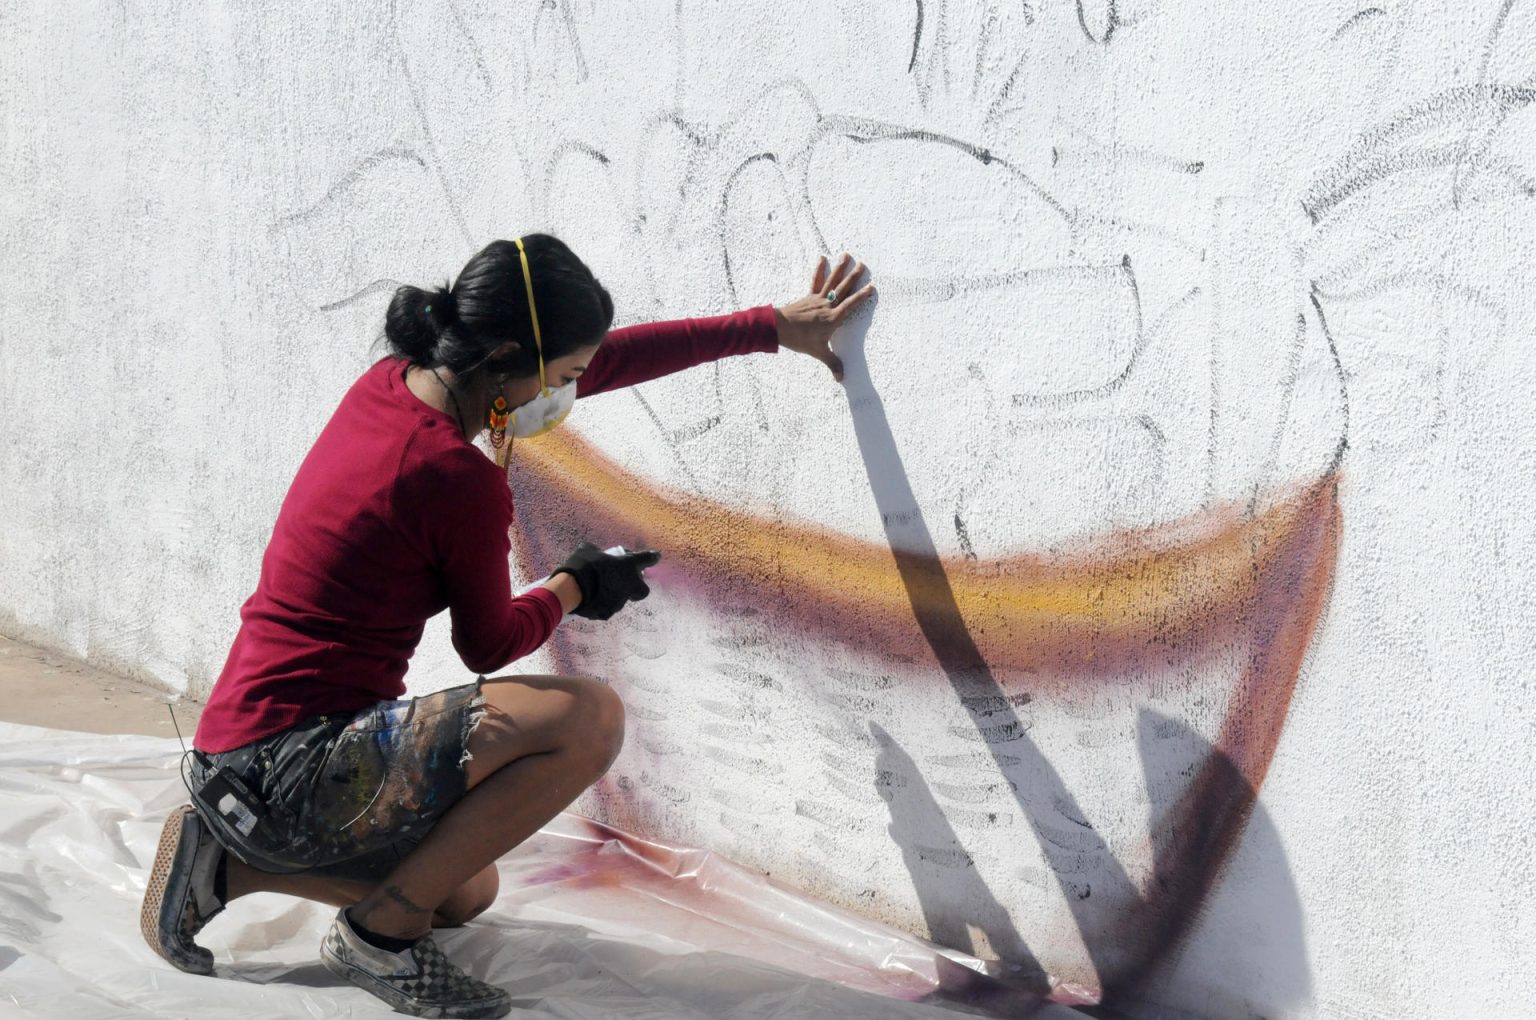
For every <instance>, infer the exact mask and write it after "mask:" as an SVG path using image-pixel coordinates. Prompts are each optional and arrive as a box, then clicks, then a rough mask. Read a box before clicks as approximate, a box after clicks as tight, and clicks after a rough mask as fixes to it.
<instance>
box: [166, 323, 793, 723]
mask: <svg viewBox="0 0 1536 1020" xmlns="http://www.w3.org/2000/svg"><path fill="white" fill-rule="evenodd" d="M777 349H778V334H777V328H776V324H775V318H774V313H773V308H772V306H769V305H764V306H762V307H759V308H753V309H749V310H747V311H744V312H737V313H735V314H734V315H722V316H718V317H715V318H707V319H682V320H678V321H675V322H659V323H649V324H646V325H641V326H631V327H628V328H625V329H618V330H614V331H613V332H611V333H610V334H609V335H608V337H607V338H606V339H605V340H604V341H603V343H602V346H600V347H599V348H598V350H597V353H596V354H595V355H593V357H592V361H591V363H590V364H589V365H588V367H587V370H586V372H585V373H583V374H582V376H581V377H580V382H579V383H578V384H577V388H576V395H577V397H578V398H580V397H590V396H593V395H595V394H598V393H603V392H606V391H608V390H614V389H619V388H620V387H624V386H633V385H634V384H636V383H641V382H645V381H647V380H649V379H655V378H658V377H660V376H663V375H667V374H669V373H672V372H677V371H680V370H682V369H685V368H689V367H692V366H694V365H699V364H703V363H705V362H708V361H714V360H716V359H719V358H723V357H726V356H728V355H732V354H749V353H752V352H758V351H760V352H772V351H776V350H777ZM405 370H406V363H405V362H404V361H401V360H398V359H395V358H384V359H382V360H380V361H379V362H378V363H376V364H375V365H374V366H373V367H372V368H370V369H368V371H367V372H365V373H364V374H363V376H362V377H361V378H360V379H358V380H357V382H356V383H354V384H353V385H352V388H351V389H350V390H348V391H347V394H346V396H345V397H343V398H342V401H341V404H340V406H339V407H337V408H336V413H335V414H334V415H332V416H331V420H330V422H329V423H328V424H327V425H326V426H325V429H324V430H323V431H322V432H321V433H320V437H319V438H318V439H316V440H315V445H314V447H313V448H312V449H311V450H310V451H309V455H308V456H307V457H305V458H304V463H303V464H302V465H301V466H300V467H299V472H298V475H297V476H295V478H294V480H293V485H292V487H290V488H289V490H288V495H287V497H286V498H285V499H284V500H283V506H282V510H281V511H280V512H279V513H278V516H277V523H276V525H275V526H274V527H273V529H272V538H271V540H270V541H269V542H268V543H267V551H266V555H265V556H264V557H263V558H262V563H261V579H260V581H259V582H258V583H257V585H256V592H255V594H253V595H252V596H251V597H250V598H249V599H248V600H247V601H246V603H245V605H244V606H243V607H242V608H241V610H240V621H241V622H240V631H239V633H238V634H237V635H236V636H235V643H234V646H233V647H232V648H231V649H230V652H229V659H228V660H227V661H226V663H225V665H224V671H223V673H221V674H220V675H219V679H218V682H217V683H216V684H214V687H213V693H212V695H211V696H210V697H209V699H208V704H207V707H206V708H204V710H203V716H202V721H201V722H200V723H199V724H198V727H197V736H196V737H195V738H194V743H195V744H196V745H197V747H198V748H199V749H200V750H202V751H205V752H208V753H216V752H219V751H227V750H231V749H233V748H236V747H240V746H242V745H244V744H247V743H249V742H251V741H253V740H257V739H259V738H261V737H264V736H267V735H269V734H272V733H276V732H278V731H280V730H284V729H287V728H288V727H290V726H292V725H294V724H295V723H297V722H299V721H300V720H302V719H305V718H308V717H309V716H312V715H320V714H332V713H341V712H349V713H350V712H356V711H360V710H362V709H363V708H366V707H368V706H369V705H372V704H373V703H374V702H376V701H380V700H386V699H391V698H398V697H400V696H401V695H403V694H404V693H405V683H404V676H405V670H406V663H407V662H408V661H409V660H410V657H411V655H412V654H413V653H414V652H415V650H416V645H417V643H418V642H419V641H420V640H421V634H422V630H423V628H424V627H425V625H426V622H427V619H428V618H429V617H432V616H435V615H437V614H438V613H440V612H442V611H443V610H444V609H447V610H448V611H449V613H450V614H451V619H452V623H453V644H454V648H455V649H457V650H458V653H459V655H460V657H461V658H462V659H463V660H464V665H465V666H467V667H468V668H469V669H470V670H472V671H473V672H476V673H490V672H492V671H494V670H498V669H500V668H502V667H503V666H505V665H506V664H507V663H509V662H511V661H513V660H514V659H517V658H520V657H522V656H524V655H527V654H528V653H529V652H532V651H533V650H534V649H536V648H538V647H539V646H540V645H542V644H543V643H544V641H545V640H546V639H547V638H548V637H549V635H550V632H551V631H552V630H554V628H555V625H556V624H558V623H559V622H560V616H561V608H560V600H559V598H558V597H556V595H555V594H554V593H553V592H551V591H549V590H548V589H545V588H535V589H533V590H532V591H530V592H528V593H527V594H525V595H519V596H514V595H513V594H512V583H511V573H510V570H509V567H508V557H509V555H510V553H511V541H510V538H509V536H508V529H509V528H510V527H511V525H512V494H511V492H510V491H509V489H508V487H507V482H506V478H505V477H503V475H502V472H501V470H500V469H499V468H497V467H496V465H495V464H494V463H493V462H491V461H490V460H489V459H488V458H487V457H486V456H485V455H484V454H483V453H481V452H480V451H479V450H477V449H476V448H475V447H474V446H472V445H471V444H470V443H468V442H467V441H465V439H464V438H463V436H462V435H460V434H459V432H458V430H457V428H455V425H454V420H453V418H452V417H450V416H449V415H447V414H444V413H442V412H441V411H436V410H434V409H432V408H430V407H428V406H427V405H426V404H424V403H422V402H421V400H420V399H419V398H417V397H416V396H415V395H414V394H413V393H411V391H410V390H408V389H407V388H406V386H405ZM514 456H515V451H514Z"/></svg>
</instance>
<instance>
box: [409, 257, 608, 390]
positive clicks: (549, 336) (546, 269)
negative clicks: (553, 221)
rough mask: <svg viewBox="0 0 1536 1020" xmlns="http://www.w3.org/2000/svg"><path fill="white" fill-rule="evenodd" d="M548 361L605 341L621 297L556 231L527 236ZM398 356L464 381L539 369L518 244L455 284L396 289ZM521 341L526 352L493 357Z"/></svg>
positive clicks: (474, 261) (467, 268)
mask: <svg viewBox="0 0 1536 1020" xmlns="http://www.w3.org/2000/svg"><path fill="white" fill-rule="evenodd" d="M522 240H523V247H524V248H525V249H526V250H527V252H528V270H529V273H530V274H531V275H532V277H533V297H534V303H535V304H536V305H537V307H538V312H539V334H540V336H541V338H542V340H543V344H544V360H545V362H550V361H554V360H555V359H556V358H559V357H563V356H564V355H567V354H570V353H571V352H572V351H574V350H576V349H577V348H580V347H592V346H596V345H597V344H598V343H601V342H602V339H603V337H604V336H605V335H607V333H608V329H609V327H610V326H612V325H613V298H612V297H610V296H609V294H608V291H607V290H606V289H604V287H603V285H602V284H600V283H598V282H597V278H596V277H595V276H593V275H592V270H590V269H588V268H587V266H586V264H585V263H584V262H582V261H581V259H579V258H577V257H576V254H575V252H573V251H571V249H570V248H569V247H568V246H567V245H566V243H565V242H564V241H562V240H560V239H559V238H557V237H551V236H550V235H548V234H528V235H525V236H524V237H523V239H522ZM384 337H385V340H386V341H387V343H388V347H389V351H390V353H391V354H393V355H395V356H396V357H398V358H405V359H406V360H408V361H410V362H411V363H412V364H415V365H420V366H422V367H423V368H437V367H439V366H444V367H446V368H448V369H449V370H450V371H452V372H453V374H454V375H455V376H457V377H458V378H460V379H463V378H466V377H468V376H472V375H475V374H478V373H487V374H490V375H496V376H508V377H511V378H526V377H528V376H536V375H538V374H539V354H538V347H537V346H535V344H534V340H533V320H532V318H531V317H530V316H529V314H528V289H527V285H526V284H525V283H524V281H523V267H522V262H521V260H520V259H519V258H518V251H517V245H516V244H514V243H513V242H511V241H492V242H491V243H490V244H488V245H486V246H485V247H484V248H482V249H480V251H479V252H477V253H476V254H475V256H474V257H473V258H471V259H470V260H469V261H468V262H467V263H465V264H464V268H463V270H462V271H460V273H459V278H458V279H457V280H456V281H455V282H454V283H453V284H452V285H451V286H448V285H444V286H443V287H440V288H438V289H436V290H423V289H422V288H420V287H411V286H404V287H400V288H398V289H396V291H395V296H394V297H393V298H392V299H391V300H390V302H389V311H388V312H386V313H385V315H384ZM509 340H510V341H515V342H516V343H517V345H518V348H519V349H518V350H516V351H514V352H512V353H511V354H509V355H504V356H503V357H500V358H495V359H492V358H491V354H492V353H493V352H494V351H495V350H496V348H498V347H500V346H502V345H503V344H505V343H507V342H508V341H509Z"/></svg>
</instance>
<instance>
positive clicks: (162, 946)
mask: <svg viewBox="0 0 1536 1020" xmlns="http://www.w3.org/2000/svg"><path fill="white" fill-rule="evenodd" d="M223 858H224V848H223V847H221V846H219V844H218V843H217V842H215V841H214V838H213V836H212V835H211V834H210V833H209V832H208V827H207V826H206V825H204V824H203V820H202V819H201V818H199V817H197V812H196V811H193V810H192V805H190V804H187V805H184V806H182V807H179V808H177V809H176V810H175V811H172V812H171V816H170V817H169V818H167V819H166V820H165V827H164V828H163V829H161V830H160V848H159V849H158V850H156V851H155V863H154V865H153V867H151V869H150V872H149V885H148V886H147V887H146V888H145V890H144V906H143V908H142V909H141V910H140V911H139V928H140V929H141V930H142V931H143V932H144V941H145V942H148V943H149V948H151V949H153V950H154V951H155V952H157V953H159V954H160V955H161V956H162V957H164V958H165V960H166V962H167V963H169V964H170V965H171V966H173V967H176V968H179V969H180V970H184V971H186V972H187V973H189V974H212V973H213V954H212V953H210V952H209V951H208V950H206V949H204V948H203V947H202V946H200V945H198V944H197V943H196V942H195V941H193V939H194V937H195V936H196V935H197V933H198V932H200V931H202V930H203V925H205V924H207V923H208V921H209V919H210V918H212V917H213V916H214V915H215V914H217V913H218V912H219V911H221V910H223V909H224V904H223V903H222V902H220V901H219V898H218V897H217V896H215V895H214V894H213V881H214V876H216V875H217V874H218V872H219V862H220V861H221V860H223Z"/></svg>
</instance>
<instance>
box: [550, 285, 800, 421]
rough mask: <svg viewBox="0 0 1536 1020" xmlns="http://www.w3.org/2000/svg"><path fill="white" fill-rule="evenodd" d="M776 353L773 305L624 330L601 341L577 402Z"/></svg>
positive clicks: (580, 384)
mask: <svg viewBox="0 0 1536 1020" xmlns="http://www.w3.org/2000/svg"><path fill="white" fill-rule="evenodd" d="M778 349H779V327H778V318H777V316H776V315H775V314H774V311H773V306H772V305H761V306H759V307H757V308H748V309H746V310H745V311H741V312H732V313H731V314H730V315H716V316H713V317H711V318H706V319H675V320H672V321H670V322H647V323H643V324H641V325H638V326H626V327H624V328H623V329H616V330H614V331H612V332H611V333H609V334H608V336H607V338H606V339H604V340H603V343H602V346H600V347H599V348H598V349H597V353H596V354H594V355H593V356H592V360H591V361H590V362H589V363H588V364H587V370H586V371H585V372H583V373H582V375H581V378H580V380H579V381H578V382H577V383H576V396H577V397H578V398H580V397H591V396H595V395H596V394H599V393H606V392H607V391H609V390H616V389H620V388H621V387H624V386H633V385H635V384H636V383H643V382H648V381H650V380H651V379H659V378H661V377H662V376H664V375H671V374H672V373H673V372H680V371H682V370H683V369H685V368H692V367H693V366H695V365H702V364H704V363H705V362H707V361H718V360H719V359H720V358H725V357H729V356H730V355H733V354H753V353H765V354H771V353H774V352H776V351H777V350H778Z"/></svg>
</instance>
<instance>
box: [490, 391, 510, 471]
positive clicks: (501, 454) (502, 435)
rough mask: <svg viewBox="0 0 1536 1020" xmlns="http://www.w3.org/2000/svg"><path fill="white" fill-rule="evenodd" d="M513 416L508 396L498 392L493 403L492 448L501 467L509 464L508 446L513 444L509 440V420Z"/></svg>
mask: <svg viewBox="0 0 1536 1020" xmlns="http://www.w3.org/2000/svg"><path fill="white" fill-rule="evenodd" d="M511 416H512V410H511V408H509V407H507V398H506V397H503V396H500V395H499V394H498V395H497V397H496V400H495V402H494V403H492V404H491V449H493V450H495V451H496V463H497V464H498V465H500V466H501V467H506V466H507V448H508V447H509V446H510V445H511V444H509V443H508V442H507V421H508V419H510V418H511Z"/></svg>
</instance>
